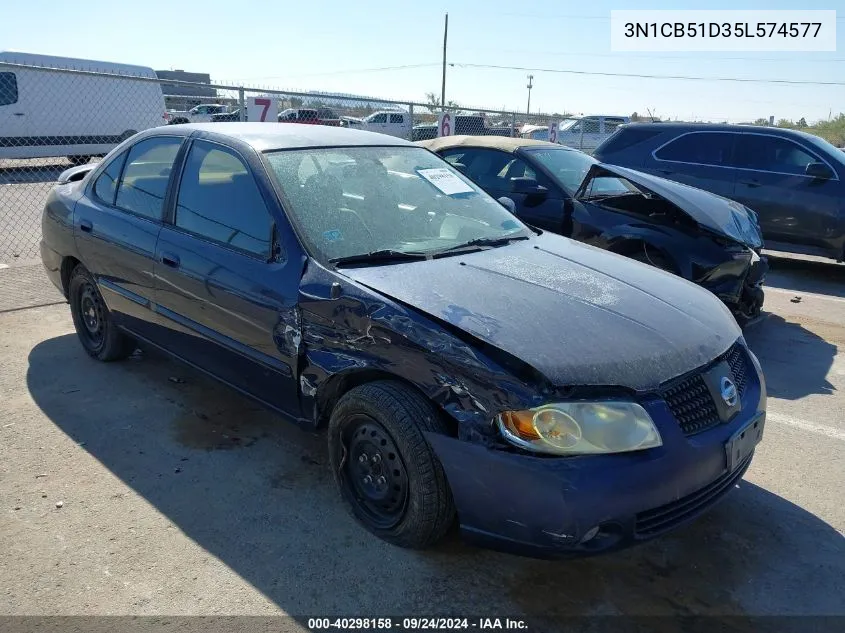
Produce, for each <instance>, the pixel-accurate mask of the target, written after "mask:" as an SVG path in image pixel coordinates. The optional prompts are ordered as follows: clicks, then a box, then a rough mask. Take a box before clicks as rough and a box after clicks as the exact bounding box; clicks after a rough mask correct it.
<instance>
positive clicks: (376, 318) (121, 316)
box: [41, 123, 766, 557]
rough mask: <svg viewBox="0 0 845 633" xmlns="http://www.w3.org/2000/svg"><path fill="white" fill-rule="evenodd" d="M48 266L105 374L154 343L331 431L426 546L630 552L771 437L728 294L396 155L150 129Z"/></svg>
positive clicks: (338, 463)
mask: <svg viewBox="0 0 845 633" xmlns="http://www.w3.org/2000/svg"><path fill="white" fill-rule="evenodd" d="M41 255H42V259H43V262H44V266H45V268H46V270H47V273H48V275H49V276H50V278H51V279H52V281H53V283H55V284H56V286H57V287H58V288H59V289H60V290H61V291H62V293H64V296H65V297H66V298H67V300H68V303H69V304H70V310H71V314H72V317H73V322H74V325H75V327H76V330H77V333H78V336H79V340H80V343H81V344H82V347H83V349H84V350H85V351H86V352H87V353H88V354H89V355H90V356H91V357H93V358H94V359H97V360H99V361H116V360H119V359H122V358H125V357H126V356H128V355H129V354H131V353H132V352H133V351H134V349H135V348H136V346H137V345H138V344H139V342H143V343H145V344H148V345H152V346H155V347H158V348H161V349H163V350H165V351H167V352H168V353H170V354H172V355H173V356H174V357H176V358H178V359H180V360H182V361H184V362H186V363H188V364H190V365H193V366H194V367H197V368H199V369H201V370H202V371H204V372H207V373H208V374H210V375H211V376H213V377H215V378H217V379H218V380H220V381H221V382H223V383H225V384H227V385H229V386H231V387H232V388H234V389H237V390H238V391H240V392H242V393H244V394H246V395H248V396H250V397H251V398H254V399H255V400H257V401H259V402H260V403H262V404H263V405H265V406H267V407H268V408H270V409H273V410H275V411H277V412H278V413H280V414H281V415H282V416H284V417H286V418H287V419H289V420H291V421H292V422H295V423H298V424H300V425H303V426H305V427H308V428H312V429H324V430H325V432H326V436H327V444H328V452H329V456H330V462H331V466H332V471H333V473H334V477H335V480H336V483H337V488H338V490H339V492H340V496H341V497H342V499H343V500H344V502H345V503H346V504H347V506H348V507H349V509H350V511H351V513H352V514H353V516H354V517H355V518H356V519H357V520H358V521H359V522H360V523H361V524H362V525H363V526H364V527H365V528H366V529H368V530H369V531H370V532H372V533H373V534H375V535H376V536H378V537H380V538H382V539H384V540H385V541H388V542H390V543H393V544H395V545H399V546H403V547H411V548H423V547H426V546H429V545H431V544H433V543H435V542H437V541H438V540H439V539H441V537H443V536H444V534H445V533H446V532H447V530H448V529H449V528H450V526H451V525H452V524H453V523H454V522H455V521H456V520H457V521H458V522H459V523H460V526H461V528H462V530H463V533H464V534H465V535H466V536H467V537H471V538H472V539H474V540H475V541H477V542H480V543H482V544H485V545H488V546H490V547H495V548H500V549H505V550H508V551H513V552H517V553H522V554H526V555H534V556H542V557H564V556H571V555H584V554H594V553H598V552H604V551H609V550H612V549H618V548H620V547H624V546H627V545H631V544H633V543H637V542H640V541H643V540H646V539H649V538H652V537H654V536H657V535H659V534H662V533H664V532H666V531H668V530H670V529H673V528H675V527H677V526H679V525H681V524H683V523H685V522H687V521H689V520H691V519H693V518H694V517H696V516H698V515H699V514H700V513H702V512H703V511H704V510H706V509H707V508H708V507H710V506H711V505H712V504H713V503H715V502H716V501H717V500H719V499H720V498H722V497H723V496H724V494H725V493H727V492H728V491H730V490H731V489H732V488H733V487H734V483H735V482H737V481H738V480H739V479H740V478H741V477H742V475H743V473H744V472H745V470H746V469H747V468H748V466H749V463H750V462H751V459H752V457H753V454H754V450H755V447H756V445H757V443H758V442H759V441H760V438H761V436H762V433H763V426H764V423H765V411H766V389H765V383H764V380H763V375H762V372H761V369H760V365H759V363H758V362H757V359H756V358H755V356H754V354H753V353H752V352H751V351H750V350H749V349H748V347H747V346H746V343H745V341H744V339H743V337H742V334H741V331H740V329H739V328H738V326H737V324H736V322H735V320H734V318H733V317H732V316H731V314H730V312H729V311H728V310H727V308H726V307H725V306H724V305H723V304H722V303H721V302H720V301H719V300H718V299H717V298H716V297H715V296H713V295H712V294H710V293H708V292H707V291H705V290H703V289H701V288H699V287H697V286H695V285H693V284H691V283H689V282H687V281H685V280H683V279H681V278H679V277H677V276H675V275H672V274H670V273H666V272H663V271H660V270H657V269H654V268H652V267H649V266H646V265H643V264H640V263H638V262H634V261H632V260H630V259H627V258H624V257H622V256H619V255H615V254H612V253H608V252H605V251H602V250H599V249H597V248H593V247H591V246H588V245H586V244H582V243H578V242H574V241H572V240H569V239H567V238H564V237H561V236H558V235H554V234H550V233H546V232H544V231H541V230H538V229H535V228H532V227H530V226H528V225H525V224H523V223H522V222H520V221H519V220H518V219H517V218H515V217H514V216H513V215H512V214H510V213H509V212H508V211H507V210H506V209H505V208H504V206H503V205H502V204H501V203H500V202H498V201H496V200H495V199H493V198H491V197H490V196H488V195H487V194H486V193H484V192H483V191H482V190H480V189H479V188H478V187H477V186H475V185H474V184H473V183H472V182H471V181H469V180H468V179H467V178H465V177H464V176H462V175H461V174H460V173H459V172H458V171H456V170H455V169H454V168H452V167H451V166H450V165H448V164H447V163H445V162H444V161H443V160H441V159H440V158H439V157H437V156H436V155H435V154H433V153H431V152H429V151H427V150H425V149H423V148H421V147H416V146H414V145H412V144H411V143H409V142H407V141H404V140H400V139H397V138H393V137H388V136H383V135H380V134H374V133H370V132H365V131H358V130H350V129H340V128H330V127H321V126H303V125H296V124H286V125H284V124H275V123H215V124H196V125H180V126H168V127H162V128H156V129H153V130H148V131H146V132H142V133H140V134H138V135H136V136H134V137H132V138H130V139H128V140H127V141H125V142H123V143H122V144H121V145H119V146H118V147H117V148H115V149H114V150H113V151H112V152H111V153H110V154H109V155H108V156H107V157H106V158H105V159H104V160H103V161H102V162H101V163H99V164H97V165H90V166H85V167H82V168H77V169H75V170H72V171H71V172H70V173H69V174H68V175H66V176H65V177H64V178H63V179H62V182H60V184H58V185H57V186H56V187H55V188H54V189H53V190H52V192H51V193H50V195H49V197H48V200H47V203H46V207H45V209H44V214H43V240H42V244H41Z"/></svg>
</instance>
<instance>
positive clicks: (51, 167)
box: [0, 161, 71, 185]
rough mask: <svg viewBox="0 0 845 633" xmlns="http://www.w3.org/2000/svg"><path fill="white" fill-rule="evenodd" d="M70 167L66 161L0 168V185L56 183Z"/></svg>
mask: <svg viewBox="0 0 845 633" xmlns="http://www.w3.org/2000/svg"><path fill="white" fill-rule="evenodd" d="M70 168H71V165H70V163H68V162H67V161H62V162H60V163H49V164H43V165H22V166H13V167H9V166H5V165H4V166H0V185H17V184H23V183H39V182H56V181H57V180H58V179H59V176H60V175H61V173H62V172H63V171H65V170H66V169H70Z"/></svg>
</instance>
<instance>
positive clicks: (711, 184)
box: [593, 123, 845, 261]
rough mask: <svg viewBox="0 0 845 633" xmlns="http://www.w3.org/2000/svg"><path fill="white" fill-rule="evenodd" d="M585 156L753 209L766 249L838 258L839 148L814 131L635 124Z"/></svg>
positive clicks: (842, 159)
mask: <svg viewBox="0 0 845 633" xmlns="http://www.w3.org/2000/svg"><path fill="white" fill-rule="evenodd" d="M593 155H594V156H595V157H596V158H597V159H598V160H600V161H602V162H604V163H612V164H614V165H620V166H623V167H629V168H631V169H636V170H637V171H640V172H645V173H648V174H653V175H655V176H659V177H661V178H665V179H668V180H673V181H676V182H679V183H683V184H686V185H690V186H692V187H696V188H699V189H703V190H705V191H710V192H712V193H715V194H718V195H720V196H724V197H726V198H730V199H732V200H735V201H736V202H738V203H739V204H742V205H745V206H746V207H748V208H751V209H753V210H754V212H755V213H756V215H757V217H758V218H759V223H760V227H761V229H762V233H763V238H764V240H765V243H766V248H769V249H773V250H779V251H787V252H793V253H801V254H806V255H816V256H821V257H829V258H831V259H835V260H837V261H842V260H843V259H845V154H843V153H842V152H841V151H840V150H839V149H837V148H836V147H834V146H833V145H832V144H831V143H828V142H827V141H825V140H824V139H822V138H819V137H818V136H814V135H812V134H807V133H805V132H801V131H798V130H789V129H784V128H776V127H759V126H742V125H712V124H688V123H635V124H630V125H623V126H622V127H620V128H619V131H618V132H617V133H616V134H614V135H613V136H612V137H610V138H609V139H608V140H606V141H605V142H604V143H602V144H601V145H600V146H599V147H598V148H597V149H596V151H595V152H594V154H593Z"/></svg>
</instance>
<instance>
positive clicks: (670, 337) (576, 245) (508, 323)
mask: <svg viewBox="0 0 845 633" xmlns="http://www.w3.org/2000/svg"><path fill="white" fill-rule="evenodd" d="M340 272H341V273H342V274H344V275H347V276H349V277H350V278H352V279H354V280H356V281H358V282H359V283H362V284H364V285H366V286H368V287H370V288H372V289H374V290H376V291H378V292H380V293H383V294H385V295H388V296H389V297H392V298H394V299H397V300H399V301H401V302H403V303H406V304H409V305H411V306H413V307H414V308H416V309H418V310H420V311H422V312H425V313H428V314H429V315H432V316H434V317H437V318H439V319H442V320H444V321H448V322H449V323H450V324H452V325H454V326H456V327H458V328H461V329H463V330H464V331H466V332H468V333H470V334H472V335H473V336H475V337H477V338H479V339H481V340H483V341H486V342H488V343H490V344H492V345H495V346H497V347H499V348H500V349H502V350H504V351H506V352H508V353H510V354H511V355H513V356H516V357H518V358H520V359H521V360H523V361H524V362H526V363H528V364H529V365H531V366H533V367H534V368H535V369H537V370H538V371H539V372H541V373H542V374H543V375H545V376H546V377H547V378H548V379H549V380H550V381H551V382H552V383H553V384H555V385H557V386H570V385H602V386H623V387H629V388H632V389H636V390H648V389H652V388H655V387H657V386H658V385H660V384H661V383H663V382H665V381H666V380H669V379H671V378H674V377H676V376H678V375H680V374H683V373H685V372H687V371H690V370H693V369H695V368H697V367H700V366H702V365H704V364H706V363H708V362H709V361H711V360H713V359H714V358H716V357H717V356H719V355H720V354H722V353H723V352H724V351H726V350H727V349H728V347H729V346H730V345H731V344H733V343H734V342H735V341H736V340H737V338H739V336H740V335H741V332H740V329H739V327H738V326H737V324H736V321H735V320H734V318H733V317H732V316H731V314H730V312H729V311H728V310H727V308H726V307H725V306H724V305H723V304H722V303H721V302H720V301H719V300H718V299H717V298H716V297H715V296H714V295H712V294H711V293H709V292H707V291H706V290H704V289H702V288H700V287H698V286H696V285H694V284H692V283H690V282H687V281H685V280H684V279H681V278H680V277H677V276H675V275H672V274H670V273H666V272H663V271H660V270H657V269H655V268H652V267H650V266H646V265H644V264H640V263H638V262H635V261H633V260H630V259H628V258H625V257H622V256H619V255H615V254H612V253H608V252H607V251H603V250H600V249H597V248H594V247H591V246H588V245H586V244H582V243H580V242H575V241H573V240H570V239H567V238H564V237H560V236H557V235H552V234H548V233H546V234H543V235H541V236H539V237H536V238H532V239H530V240H526V241H523V242H514V243H511V244H509V245H507V246H503V247H500V248H493V249H489V250H485V251H480V252H476V253H470V254H467V255H456V256H451V257H444V258H439V259H433V260H427V261H418V262H408V263H402V264H396V265H390V266H371V267H361V268H350V269H343V270H342V271H340Z"/></svg>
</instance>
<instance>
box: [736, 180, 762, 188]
mask: <svg viewBox="0 0 845 633" xmlns="http://www.w3.org/2000/svg"><path fill="white" fill-rule="evenodd" d="M739 184H741V185H745V186H746V187H751V188H752V189H753V188H755V187H759V186H760V183H759V182H758V181H756V180H746V181H743V182H740V183H739Z"/></svg>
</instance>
